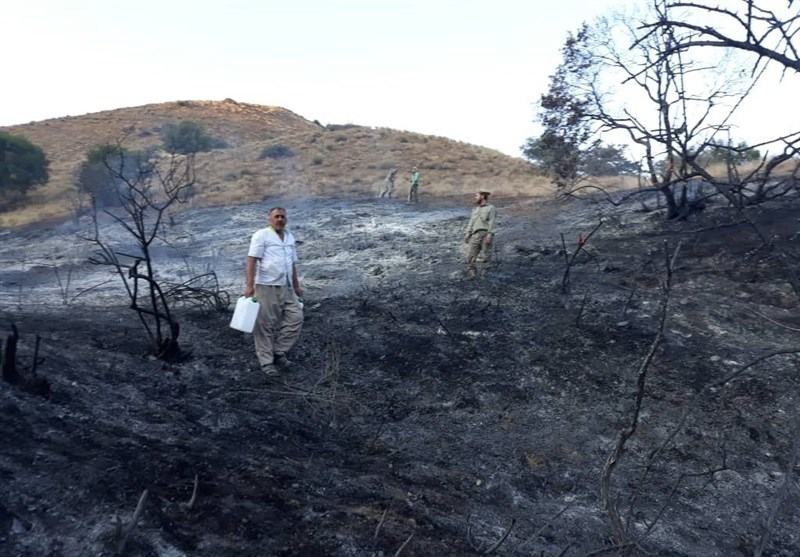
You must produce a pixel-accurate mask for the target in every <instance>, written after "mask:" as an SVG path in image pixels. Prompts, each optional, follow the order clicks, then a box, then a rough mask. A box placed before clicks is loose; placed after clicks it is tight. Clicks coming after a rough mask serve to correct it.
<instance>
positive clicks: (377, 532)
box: [372, 507, 389, 540]
mask: <svg viewBox="0 0 800 557" xmlns="http://www.w3.org/2000/svg"><path fill="white" fill-rule="evenodd" d="M388 513H389V507H386V510H385V511H383V514H382V515H381V521H380V522H378V525H377V526H376V527H375V533H374V534H373V535H372V539H373V540H377V539H378V534H379V533H380V531H381V526H383V522H384V521H385V520H386V515H387V514H388Z"/></svg>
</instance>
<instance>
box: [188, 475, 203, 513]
mask: <svg viewBox="0 0 800 557" xmlns="http://www.w3.org/2000/svg"><path fill="white" fill-rule="evenodd" d="M199 487H200V476H199V475H198V474H195V475H194V488H192V496H191V498H190V499H189V502H188V503H186V508H187V509H189V510H192V509H193V508H194V506H195V504H196V503H197V491H198V488H199Z"/></svg>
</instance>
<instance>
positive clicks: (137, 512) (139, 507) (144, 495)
mask: <svg viewBox="0 0 800 557" xmlns="http://www.w3.org/2000/svg"><path fill="white" fill-rule="evenodd" d="M146 500H147V490H146V489H145V490H144V491H143V492H142V495H141V496H140V497H139V503H138V504H137V505H136V510H135V511H133V516H132V517H131V521H130V522H129V523H128V526H127V528H125V531H124V532H122V536H121V538H120V540H119V543H118V544H117V554H118V555H119V554H121V553H122V552H123V550H124V549H125V544H127V543H128V538H130V537H131V534H132V533H133V530H134V529H135V528H136V523H137V522H139V517H140V516H141V515H142V510H143V509H144V502H145V501H146Z"/></svg>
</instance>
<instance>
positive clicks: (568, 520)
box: [0, 197, 800, 557]
mask: <svg viewBox="0 0 800 557" xmlns="http://www.w3.org/2000/svg"><path fill="white" fill-rule="evenodd" d="M469 201H470V199H469V198H467V197H465V198H457V199H453V198H450V199H426V200H424V201H423V202H422V203H420V204H419V205H406V204H404V203H403V202H402V201H400V200H396V199H393V200H347V199H340V200H305V201H288V202H286V203H285V204H286V207H287V209H288V213H289V219H290V222H289V226H290V228H291V229H292V230H293V232H294V234H295V236H296V238H297V239H298V241H300V242H302V243H301V244H300V245H299V256H300V259H301V267H300V269H301V273H300V274H301V277H302V280H303V283H304V286H305V289H306V306H305V310H306V311H305V313H306V321H305V324H304V329H303V333H302V336H301V339H300V341H299V342H298V344H297V345H296V346H295V348H294V349H293V350H292V352H291V353H290V357H291V358H292V360H293V366H292V369H291V371H289V372H287V373H285V374H284V376H283V377H282V379H281V381H279V382H267V381H266V380H265V379H264V378H262V377H261V376H260V375H259V372H258V371H257V363H256V359H255V355H254V351H253V347H252V338H251V336H250V335H247V334H244V333H241V332H238V331H235V330H233V329H230V328H229V327H228V322H229V320H230V317H231V313H230V311H225V312H218V311H211V310H199V309H196V308H177V312H178V315H179V318H180V323H181V336H180V343H181V346H182V348H183V349H184V350H186V351H187V352H189V351H190V352H191V356H190V357H189V358H188V359H187V360H186V361H184V362H181V363H165V362H161V361H159V360H157V359H155V358H154V357H153V356H151V355H148V346H147V343H146V337H145V335H144V331H143V330H142V329H141V326H140V324H139V322H138V320H137V318H136V317H135V314H134V313H133V312H131V311H130V310H129V309H127V304H128V302H127V299H126V297H125V294H124V291H123V290H122V288H121V284H120V283H119V279H114V276H113V275H112V273H111V271H110V270H109V269H108V268H107V267H98V266H95V265H90V264H88V263H87V259H88V257H89V255H91V252H92V246H91V245H90V244H88V243H87V242H85V241H82V240H80V234H81V232H82V231H83V230H84V229H85V228H86V225H87V223H85V222H79V223H73V222H69V223H63V224H61V225H58V226H50V227H47V228H44V227H36V226H30V227H26V228H19V229H15V230H6V231H3V232H2V237H1V238H0V239H1V240H2V248H1V249H2V251H1V252H0V255H2V274H1V275H0V278H1V279H2V284H0V287H1V288H0V297H1V298H0V299H1V301H2V311H0V327H2V329H1V330H2V331H3V335H4V336H6V335H7V334H9V333H10V327H11V324H12V323H13V324H15V326H16V327H17V329H18V330H19V334H20V338H19V343H18V351H17V358H16V362H17V367H18V369H19V371H20V373H22V374H24V375H27V376H30V375H31V373H32V368H33V361H34V351H35V349H36V338H37V335H38V336H39V337H40V339H41V341H40V344H39V348H38V358H39V359H38V360H37V364H36V373H37V375H38V376H40V377H44V378H46V380H47V381H48V383H49V386H50V392H49V395H48V396H39V395H36V394H31V393H29V392H26V391H25V390H23V389H21V388H20V387H19V386H16V385H10V384H7V383H2V382H0V432H2V439H3V448H2V451H0V554H2V555H4V556H5V555H9V556H15V557H17V556H19V557H23V556H24V557H41V556H49V557H58V556H88V555H92V556H111V555H117V554H119V555H131V556H134V555H135V556H146V557H156V556H158V557H180V556H209V557H212V556H213V557H234V556H237V557H238V556H273V555H274V556H315V555H318V556H323V555H330V556H374V557H377V556H384V555H385V556H390V555H403V556H430V555H448V556H450V555H453V556H470V555H480V554H489V553H493V554H497V555H505V556H523V555H524V556H530V555H536V556H556V555H560V556H583V555H590V554H591V555H600V554H614V553H616V552H617V549H615V543H616V542H615V541H614V539H613V537H612V530H611V526H610V522H609V515H608V512H607V511H606V509H605V508H604V504H603V501H602V500H601V497H600V480H601V472H602V469H603V465H604V462H605V461H606V459H607V457H608V456H609V454H610V452H611V451H612V449H613V447H614V445H615V444H616V442H617V439H618V438H619V435H620V432H621V431H622V430H623V429H624V428H626V427H628V426H629V424H630V423H631V420H632V418H633V412H634V409H635V403H636V393H637V379H638V378H639V377H640V372H642V370H643V369H644V370H645V371H646V373H645V375H646V378H645V382H644V390H643V397H642V400H641V412H640V415H639V420H638V422H637V427H636V430H635V432H634V434H633V436H632V437H631V438H630V439H629V440H628V441H627V443H626V445H625V451H624V452H623V454H622V456H621V457H620V458H619V459H618V461H617V462H616V468H614V470H613V473H612V474H611V490H612V501H613V502H614V503H615V505H616V506H617V508H618V509H619V512H620V514H621V517H622V521H623V525H624V527H625V529H626V532H627V536H626V539H627V541H629V542H634V543H635V545H632V546H630V549H631V550H632V551H633V553H634V554H637V553H641V554H644V553H645V552H647V554H649V555H659V556H720V557H722V556H725V557H735V556H749V555H753V554H754V553H756V552H757V551H759V550H761V551H763V553H762V554H763V555H771V556H784V557H790V556H797V555H798V554H800V550H798V548H800V490H798V472H800V469H799V468H798V445H800V414H799V412H798V408H800V404H799V402H800V401H799V400H798V396H799V395H800V373H798V372H800V357H799V356H798V352H800V302H799V301H798V294H797V292H795V291H794V290H793V289H792V287H791V283H790V280H789V279H788V277H787V274H786V273H787V272H794V273H797V270H798V267H797V260H796V259H791V258H787V259H784V262H785V264H784V265H783V266H782V265H781V264H780V261H781V260H780V258H779V257H778V256H776V255H775V252H774V251H770V250H769V249H768V248H767V247H766V246H764V245H762V244H763V242H762V241H761V240H760V239H759V237H758V236H757V235H755V234H754V233H753V232H752V231H751V228H750V227H749V226H748V225H746V224H735V223H737V222H738V221H739V220H740V219H739V217H737V216H736V215H735V214H733V213H732V212H731V210H730V209H728V208H727V207H723V206H721V205H711V206H709V207H708V208H707V209H706V210H705V211H704V212H703V213H700V214H695V215H692V216H691V218H690V219H689V220H688V221H683V222H672V221H666V220H665V218H664V214H663V212H661V211H651V212H641V211H640V210H639V208H640V206H639V205H636V206H633V205H622V206H620V207H612V206H610V205H608V204H605V203H600V202H597V203H591V202H571V203H568V204H564V203H556V202H553V201H542V200H525V199H513V200H511V199H507V200H502V199H500V200H498V201H497V202H496V205H497V207H498V211H499V223H498V226H499V231H498V235H497V239H496V242H495V245H494V248H493V249H494V254H495V266H494V267H493V268H492V269H491V270H490V272H489V273H488V275H487V276H486V277H485V278H483V279H476V280H469V279H467V278H466V277H465V275H464V270H465V269H464V264H463V243H462V239H463V228H464V227H465V225H466V222H467V219H468V215H469V210H470V208H469V206H468V204H469ZM276 204H277V203H276ZM267 208H268V207H267V206H266V205H264V204H260V205H250V206H241V207H223V208H205V209H197V210H191V211H187V212H185V213H182V214H179V215H176V216H175V218H174V223H173V224H171V225H170V226H168V227H167V229H166V231H165V232H166V234H165V236H166V238H165V239H166V241H167V242H168V244H165V245H164V247H163V248H162V249H161V250H160V251H159V252H158V253H157V254H156V255H157V264H158V265H159V267H158V268H159V273H160V276H162V277H163V278H164V279H165V280H173V281H174V280H185V279H186V278H187V277H189V276H192V275H195V274H199V273H201V272H204V271H207V270H213V271H215V272H216V274H217V276H218V277H219V280H220V283H221V287H222V288H223V289H225V290H227V291H228V292H230V295H231V299H232V301H233V300H235V298H237V297H238V296H239V295H240V292H241V290H242V289H243V267H244V258H245V254H246V250H247V245H248V241H249V236H250V234H251V233H252V232H253V231H254V230H255V229H256V228H259V227H261V226H263V225H264V222H265V216H266V209H267ZM749 214H750V216H751V218H753V219H754V220H755V221H756V222H758V224H759V226H760V227H761V228H762V230H763V231H764V232H765V233H766V237H767V238H770V239H772V241H773V245H774V246H775V247H778V248H781V249H782V250H783V252H784V254H788V255H789V256H791V254H792V252H791V250H795V252H796V249H797V242H798V228H799V226H798V214H800V199H797V198H793V199H783V200H780V202H779V203H775V204H774V205H771V206H764V207H760V208H756V209H752V210H751V211H750V212H749ZM601 218H602V223H603V224H602V226H600V228H599V229H598V230H597V232H595V233H594V234H593V235H592V236H591V238H590V239H589V240H588V242H587V243H586V245H585V246H584V249H583V250H582V251H581V252H580V253H578V255H577V257H576V259H575V263H574V265H572V267H571V268H570V273H569V280H568V281H567V284H566V288H565V281H564V275H565V268H566V263H565V260H566V258H565V255H566V256H569V257H571V256H572V254H573V253H574V252H575V251H576V249H577V244H578V239H579V237H580V236H583V237H586V236H587V235H588V234H589V233H590V232H591V231H592V230H593V229H594V228H595V226H597V225H598V223H599V222H600V219H601ZM102 230H103V234H105V235H106V236H107V237H108V238H116V241H117V244H116V245H117V246H118V247H119V250H120V251H123V252H125V251H126V250H130V249H132V248H131V247H130V246H129V245H125V241H126V239H125V238H124V236H122V235H120V233H119V229H118V227H115V225H114V224H113V223H112V222H108V223H104V224H103V227H102ZM562 238H563V243H562ZM679 244H680V247H679V249H678V251H677V255H676V256H675V259H674V273H673V276H672V286H671V290H670V292H669V299H668V305H667V310H666V319H665V322H664V327H663V337H660V342H658V343H657V345H656V347H655V350H654V353H653V357H652V361H650V362H649V364H645V363H644V362H645V361H646V357H647V355H648V353H649V351H650V350H651V347H653V345H654V341H655V340H656V338H657V336H658V332H659V323H660V321H659V318H660V316H661V310H660V308H661V302H662V300H663V296H664V289H663V288H662V283H663V282H664V280H665V278H666V273H665V267H666V261H667V260H668V256H667V255H665V254H667V253H668V254H669V257H672V256H673V254H674V253H675V250H676V248H677V247H678V245H679ZM564 246H566V254H565V253H564ZM761 358H763V359H761ZM756 360H758V361H757V363H755V364H753V365H750V364H751V363H752V362H754V361H756ZM195 483H196V485H197V489H196V493H195V494H194V497H193V491H194V486H195ZM144 492H146V497H144V498H143V499H140V498H142V495H143V493H144ZM192 499H194V501H192V502H191V503H190V500H192ZM140 500H141V505H140V509H139V512H138V513H135V510H136V509H137V504H138V503H139V502H140ZM135 514H137V516H136V517H135V518H134V515H135Z"/></svg>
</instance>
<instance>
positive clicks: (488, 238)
mask: <svg viewBox="0 0 800 557" xmlns="http://www.w3.org/2000/svg"><path fill="white" fill-rule="evenodd" d="M496 214H497V210H496V209H495V208H494V206H492V207H490V208H489V218H488V221H489V222H488V226H487V227H486V239H485V240H484V241H483V243H484V244H486V245H487V246H488V245H490V244H491V243H492V239H493V238H494V217H495V215H496Z"/></svg>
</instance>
